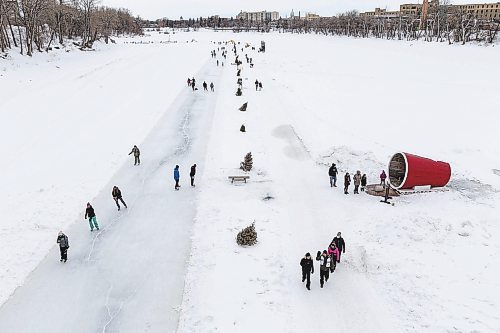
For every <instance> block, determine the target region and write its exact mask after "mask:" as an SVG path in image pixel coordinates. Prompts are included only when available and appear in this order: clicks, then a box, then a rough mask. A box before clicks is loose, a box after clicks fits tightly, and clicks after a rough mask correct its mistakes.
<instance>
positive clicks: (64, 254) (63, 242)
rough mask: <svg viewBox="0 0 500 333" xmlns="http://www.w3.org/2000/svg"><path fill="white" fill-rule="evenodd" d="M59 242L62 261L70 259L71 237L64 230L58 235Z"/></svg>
mask: <svg viewBox="0 0 500 333" xmlns="http://www.w3.org/2000/svg"><path fill="white" fill-rule="evenodd" d="M57 244H59V251H60V252H61V260H60V261H61V262H66V261H68V249H69V239H68V236H66V235H65V234H64V233H63V232H62V231H59V234H58V235H57Z"/></svg>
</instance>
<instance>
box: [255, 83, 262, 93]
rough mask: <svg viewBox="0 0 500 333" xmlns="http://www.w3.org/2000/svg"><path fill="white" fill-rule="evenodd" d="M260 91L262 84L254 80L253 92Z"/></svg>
mask: <svg viewBox="0 0 500 333" xmlns="http://www.w3.org/2000/svg"><path fill="white" fill-rule="evenodd" d="M257 90H262V82H260V81H259V80H255V91H257Z"/></svg>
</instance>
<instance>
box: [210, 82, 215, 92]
mask: <svg viewBox="0 0 500 333" xmlns="http://www.w3.org/2000/svg"><path fill="white" fill-rule="evenodd" d="M214 88H215V86H214V83H213V82H210V90H211V91H212V92H213V91H214Z"/></svg>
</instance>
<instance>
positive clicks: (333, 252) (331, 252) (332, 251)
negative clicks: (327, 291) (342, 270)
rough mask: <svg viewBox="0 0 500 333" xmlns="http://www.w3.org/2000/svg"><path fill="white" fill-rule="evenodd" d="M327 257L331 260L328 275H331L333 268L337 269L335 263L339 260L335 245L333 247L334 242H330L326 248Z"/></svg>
mask: <svg viewBox="0 0 500 333" xmlns="http://www.w3.org/2000/svg"><path fill="white" fill-rule="evenodd" d="M328 255H329V256H330V258H331V259H332V260H331V264H330V273H333V272H334V271H335V268H336V267H337V262H339V261H338V260H339V258H340V254H339V249H338V248H337V245H335V242H334V241H332V242H331V243H330V245H329V246H328Z"/></svg>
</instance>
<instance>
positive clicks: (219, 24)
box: [144, 0, 500, 44]
mask: <svg viewBox="0 0 500 333" xmlns="http://www.w3.org/2000/svg"><path fill="white" fill-rule="evenodd" d="M144 25H145V26H149V27H153V26H156V27H159V28H161V27H170V28H204V27H205V28H232V29H234V30H235V31H245V30H250V29H253V30H254V29H258V30H260V31H262V32H269V31H272V30H279V31H280V32H291V33H316V34H324V35H338V36H350V37H360V38H368V37H372V38H373V37H374V38H385V39H398V40H425V41H429V42H431V41H435V42H448V43H449V44H453V43H461V44H465V43H467V42H472V41H477V42H487V43H493V42H494V41H495V40H496V38H497V35H498V31H499V30H500V20H499V19H481V18H480V17H477V16H476V15H475V14H474V13H471V12H467V11H465V10H460V9H457V8H456V7H454V6H450V5H449V2H448V1H446V0H444V1H441V2H440V3H439V5H436V6H432V7H431V8H429V11H428V14H427V16H426V17H425V18H424V19H422V17H421V16H420V15H414V16H412V15H403V16H391V17H389V16H366V15H362V14H360V13H358V12H357V11H355V10H353V11H348V12H345V13H342V14H340V15H337V16H333V17H322V18H318V19H314V20H305V19H300V18H281V19H279V20H278V21H273V22H272V21H248V20H242V19H234V18H232V17H231V18H227V19H222V18H218V17H215V18H201V17H200V18H196V19H183V18H182V17H181V19H180V20H167V19H161V20H157V21H156V22H151V21H149V22H145V23H144Z"/></svg>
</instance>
